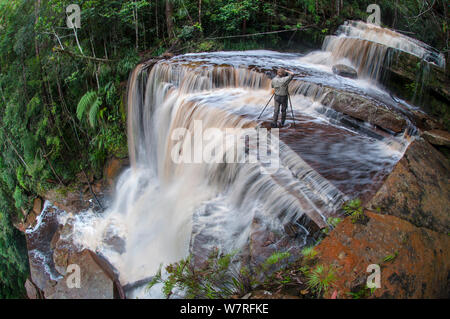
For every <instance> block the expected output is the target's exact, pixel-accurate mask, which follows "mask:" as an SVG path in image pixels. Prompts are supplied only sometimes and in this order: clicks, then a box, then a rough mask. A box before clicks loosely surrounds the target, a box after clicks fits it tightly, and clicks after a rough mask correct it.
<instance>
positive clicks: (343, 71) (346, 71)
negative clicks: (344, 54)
mask: <svg viewBox="0 0 450 319" xmlns="http://www.w3.org/2000/svg"><path fill="white" fill-rule="evenodd" d="M332 70H333V73H334V74H337V75H340V76H344V77H347V78H351V79H356V78H357V77H358V72H356V70H355V69H354V68H352V67H349V66H347V65H344V64H336V65H333V68H332Z"/></svg>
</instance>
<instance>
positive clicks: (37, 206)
mask: <svg viewBox="0 0 450 319" xmlns="http://www.w3.org/2000/svg"><path fill="white" fill-rule="evenodd" d="M42 207H43V205H42V199H40V198H39V197H38V198H35V199H34V201H33V212H34V213H35V214H36V216H38V215H39V214H40V213H41V211H42Z"/></svg>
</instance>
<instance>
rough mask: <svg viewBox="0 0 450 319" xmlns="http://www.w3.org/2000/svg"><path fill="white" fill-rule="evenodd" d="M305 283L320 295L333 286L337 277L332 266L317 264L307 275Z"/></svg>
mask: <svg viewBox="0 0 450 319" xmlns="http://www.w3.org/2000/svg"><path fill="white" fill-rule="evenodd" d="M306 278H307V285H308V287H309V289H310V290H311V291H313V292H314V293H316V295H317V296H321V295H322V294H324V293H326V292H327V291H328V289H330V288H331V287H333V285H334V284H335V282H336V280H337V277H336V274H335V270H334V268H333V267H332V266H324V265H317V266H316V267H315V268H313V269H312V270H310V271H309V272H308V273H307V275H306Z"/></svg>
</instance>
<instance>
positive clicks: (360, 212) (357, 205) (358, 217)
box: [342, 198, 367, 224]
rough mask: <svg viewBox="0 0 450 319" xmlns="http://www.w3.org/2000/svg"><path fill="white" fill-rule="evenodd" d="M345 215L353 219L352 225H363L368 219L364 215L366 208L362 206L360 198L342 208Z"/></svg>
mask: <svg viewBox="0 0 450 319" xmlns="http://www.w3.org/2000/svg"><path fill="white" fill-rule="evenodd" d="M342 209H343V210H344V211H345V214H346V215H348V216H350V217H351V220H352V223H354V224H355V223H358V222H361V223H363V222H364V221H365V220H366V219H367V217H366V215H364V208H363V207H362V206H361V200H360V199H359V198H357V199H353V200H351V201H350V202H348V203H345V204H344V205H343V207H342Z"/></svg>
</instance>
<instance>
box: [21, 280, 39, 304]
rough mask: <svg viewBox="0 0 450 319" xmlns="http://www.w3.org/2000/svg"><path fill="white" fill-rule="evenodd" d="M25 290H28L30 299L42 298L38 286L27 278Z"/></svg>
mask: <svg viewBox="0 0 450 319" xmlns="http://www.w3.org/2000/svg"><path fill="white" fill-rule="evenodd" d="M25 290H26V292H27V297H28V299H40V297H41V296H40V293H39V290H38V288H37V287H36V286H35V285H34V284H33V283H32V282H31V281H30V279H27V280H26V281H25Z"/></svg>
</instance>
